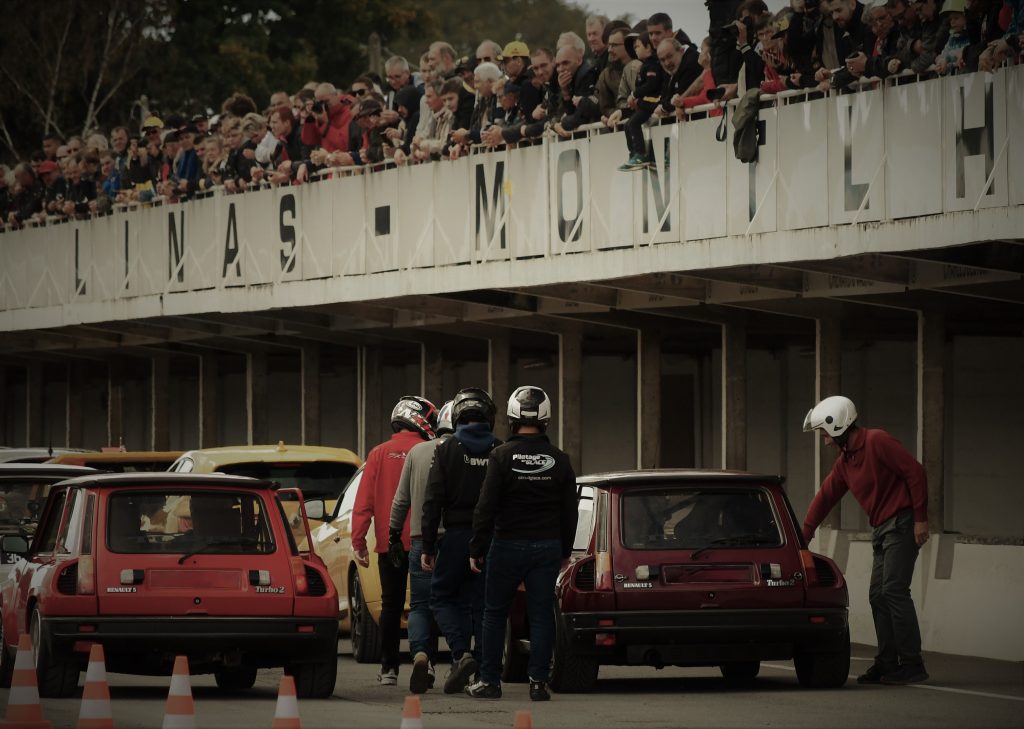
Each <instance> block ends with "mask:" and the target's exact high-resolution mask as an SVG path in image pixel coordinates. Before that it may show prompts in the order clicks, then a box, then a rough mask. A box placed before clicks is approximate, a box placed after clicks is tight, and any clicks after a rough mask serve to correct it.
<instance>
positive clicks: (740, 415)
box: [722, 322, 747, 470]
mask: <svg viewBox="0 0 1024 729" xmlns="http://www.w3.org/2000/svg"><path fill="white" fill-rule="evenodd" d="M722 467H723V468H735V469H739V470H746V468H747V327H746V325H745V324H743V323H740V322H736V323H732V322H730V323H728V324H723V325H722Z"/></svg>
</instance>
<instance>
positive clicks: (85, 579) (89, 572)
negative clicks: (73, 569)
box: [75, 555, 96, 595]
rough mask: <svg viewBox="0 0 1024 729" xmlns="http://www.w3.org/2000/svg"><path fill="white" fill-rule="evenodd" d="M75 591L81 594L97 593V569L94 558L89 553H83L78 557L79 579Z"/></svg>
mask: <svg viewBox="0 0 1024 729" xmlns="http://www.w3.org/2000/svg"><path fill="white" fill-rule="evenodd" d="M75 591H76V592H77V593H78V594H79V595H95V594H96V569H95V565H94V563H93V559H92V557H91V556H89V555H82V556H81V557H79V558H78V580H77V583H76V585H75Z"/></svg>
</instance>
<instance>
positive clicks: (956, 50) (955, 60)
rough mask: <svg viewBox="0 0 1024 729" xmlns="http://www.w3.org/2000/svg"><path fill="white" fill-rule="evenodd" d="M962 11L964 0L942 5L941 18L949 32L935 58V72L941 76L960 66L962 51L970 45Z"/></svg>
mask: <svg viewBox="0 0 1024 729" xmlns="http://www.w3.org/2000/svg"><path fill="white" fill-rule="evenodd" d="M964 10H965V7H964V0H946V2H945V3H943V5H942V13H941V17H943V18H944V19H945V20H946V23H945V25H946V27H947V28H949V32H948V35H947V37H946V42H945V43H944V44H943V46H942V50H940V51H939V52H938V54H936V57H935V70H936V71H938V72H939V73H941V74H945V73H946V72H947V71H948V70H949V69H950V68H957V67H958V66H959V65H960V63H961V61H962V60H963V56H964V49H965V48H967V46H969V45H970V43H971V39H970V37H969V36H968V34H967V17H966V15H965V14H964Z"/></svg>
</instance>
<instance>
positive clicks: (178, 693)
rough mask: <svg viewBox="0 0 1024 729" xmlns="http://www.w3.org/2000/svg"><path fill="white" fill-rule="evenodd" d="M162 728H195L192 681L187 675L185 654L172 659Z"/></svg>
mask: <svg viewBox="0 0 1024 729" xmlns="http://www.w3.org/2000/svg"><path fill="white" fill-rule="evenodd" d="M163 729H196V707H195V704H193V703H192V683H191V681H190V679H189V677H188V658H186V657H185V656H178V657H177V658H175V659H174V673H172V674H171V689H170V691H168V692H167V709H166V710H165V711H164V723H163Z"/></svg>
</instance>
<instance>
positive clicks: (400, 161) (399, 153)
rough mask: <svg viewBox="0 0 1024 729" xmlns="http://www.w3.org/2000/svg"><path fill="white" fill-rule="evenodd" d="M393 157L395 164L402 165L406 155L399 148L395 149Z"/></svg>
mask: <svg viewBox="0 0 1024 729" xmlns="http://www.w3.org/2000/svg"><path fill="white" fill-rule="evenodd" d="M394 159H395V164H396V165H404V164H405V162H406V160H407V159H408V157H407V156H406V154H405V152H403V151H402V150H401V149H396V150H395V158H394Z"/></svg>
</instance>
